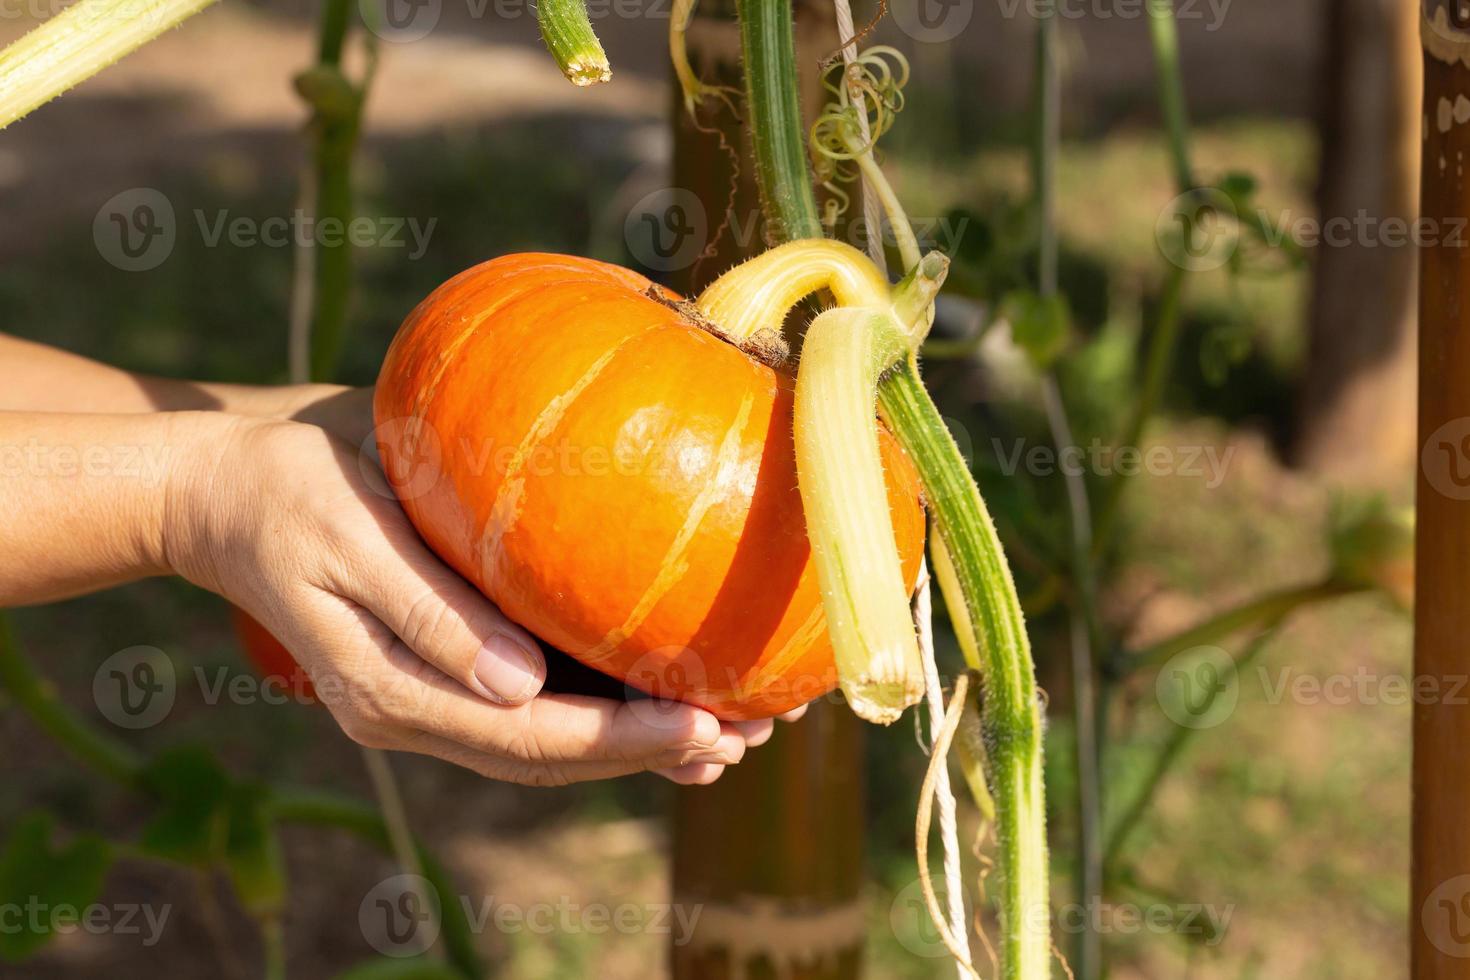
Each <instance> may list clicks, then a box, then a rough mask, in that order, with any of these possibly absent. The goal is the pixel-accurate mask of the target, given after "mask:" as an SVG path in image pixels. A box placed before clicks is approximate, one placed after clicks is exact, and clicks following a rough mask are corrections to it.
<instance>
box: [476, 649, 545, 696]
mask: <svg viewBox="0 0 1470 980" xmlns="http://www.w3.org/2000/svg"><path fill="white" fill-rule="evenodd" d="M475 679H476V680H478V681H479V682H480V684H481V685H482V686H483V687H484V688H485V691H484V693H486V694H488V695H490V697H492V698H493V699H495V700H496V701H499V702H500V703H501V704H522V703H524V702H526V701H529V700H530V699H531V698H532V697H533V696H535V694H536V692H537V691H539V690H540V689H541V684H542V681H543V676H542V669H541V663H540V658H539V657H537V656H535V654H533V653H532V652H531V651H530V650H529V649H527V648H526V647H525V646H524V645H522V644H521V642H520V641H519V640H517V639H516V638H515V637H512V636H507V635H506V634H504V633H496V634H493V635H492V636H491V637H490V638H489V639H487V640H486V641H485V644H484V645H483V646H482V647H480V652H479V653H478V654H477V655H476V656H475Z"/></svg>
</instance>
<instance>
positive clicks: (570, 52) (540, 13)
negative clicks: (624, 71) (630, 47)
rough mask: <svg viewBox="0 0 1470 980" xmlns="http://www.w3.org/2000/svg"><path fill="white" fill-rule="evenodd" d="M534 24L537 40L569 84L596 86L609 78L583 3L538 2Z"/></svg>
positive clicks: (566, 0)
mask: <svg viewBox="0 0 1470 980" xmlns="http://www.w3.org/2000/svg"><path fill="white" fill-rule="evenodd" d="M536 21H537V23H539V24H540V25H541V39H542V40H543V41H545V42H546V50H548V51H550V52H551V56H552V57H553V58H555V59H556V64H557V67H558V68H560V69H561V73H562V74H563V75H565V76H566V77H567V81H569V82H571V83H572V84H573V85H580V86H587V85H596V84H597V83H598V82H605V81H607V80H608V79H609V78H612V66H611V65H609V64H608V61H607V53H606V52H604V51H603V50H602V42H601V41H599V40H597V34H596V32H594V31H593V30H592V21H591V20H590V19H589V18H588V16H587V6H586V4H585V3H583V0H540V2H538V3H537V4H536Z"/></svg>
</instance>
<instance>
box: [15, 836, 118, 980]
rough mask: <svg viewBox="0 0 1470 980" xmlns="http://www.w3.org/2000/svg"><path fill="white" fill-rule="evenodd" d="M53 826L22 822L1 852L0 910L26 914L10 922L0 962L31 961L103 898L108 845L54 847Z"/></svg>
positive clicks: (88, 841) (92, 841)
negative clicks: (1, 907)
mask: <svg viewBox="0 0 1470 980" xmlns="http://www.w3.org/2000/svg"><path fill="white" fill-rule="evenodd" d="M51 823H52V821H51V816H50V814H47V813H42V812H36V813H31V814H28V815H26V816H24V817H22V818H21V820H20V822H19V823H17V824H16V825H15V828H14V829H13V830H12V831H11V833H10V838H9V839H8V840H7V841H6V842H5V849H4V851H3V852H0V904H3V905H4V906H6V907H14V908H18V909H19V910H21V912H22V914H21V916H20V917H19V921H18V922H17V921H14V920H12V921H8V922H6V923H5V926H6V928H4V929H0V959H5V960H11V961H14V960H20V959H24V958H25V957H27V956H29V955H31V954H32V953H34V952H35V951H36V950H37V949H39V948H40V947H41V946H43V945H44V944H45V943H46V941H47V940H49V939H50V938H51V936H52V934H53V933H55V932H56V929H57V926H59V925H64V924H65V923H67V922H68V921H71V922H75V917H76V916H77V915H79V914H81V911H82V910H83V909H84V908H85V907H86V906H88V905H91V904H92V903H93V902H95V901H96V900H97V897H98V895H100V894H101V893H102V879H103V877H104V876H105V875H106V874H107V868H108V866H109V865H110V864H111V863H112V852H111V849H110V848H109V847H108V846H107V843H106V842H105V841H103V840H102V839H101V838H100V837H97V836H95V835H91V834H84V835H81V836H78V837H77V838H75V839H74V840H73V841H72V842H71V844H70V845H68V846H64V847H53V846H52V843H51ZM17 926H18V927H19V928H18V929H16V927H17ZM12 929H15V931H12Z"/></svg>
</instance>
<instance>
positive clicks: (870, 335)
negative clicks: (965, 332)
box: [795, 306, 924, 725]
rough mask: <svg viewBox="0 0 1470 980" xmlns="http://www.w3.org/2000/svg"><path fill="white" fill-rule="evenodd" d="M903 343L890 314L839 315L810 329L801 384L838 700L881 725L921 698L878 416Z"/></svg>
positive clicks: (805, 453)
mask: <svg viewBox="0 0 1470 980" xmlns="http://www.w3.org/2000/svg"><path fill="white" fill-rule="evenodd" d="M907 339H908V338H907V334H906V333H905V332H904V330H903V329H902V328H901V327H900V326H899V325H898V323H897V322H896V321H895V320H894V318H893V316H892V314H891V313H888V312H886V311H883V310H877V309H871V308H866V307H852V306H839V307H837V308H836V309H831V310H828V311H826V312H825V313H823V314H821V315H820V316H818V317H817V318H816V319H815V320H813V321H812V323H811V326H809V327H808V328H807V331H806V336H805V339H804V340H803V342H802V349H801V351H802V352H801V366H800V370H799V371H798V372H797V376H796V410H795V429H796V473H797V485H798V486H799V487H800V489H801V503H802V509H803V511H804V513H805V515H806V528H807V536H808V537H809V538H810V539H811V543H812V561H813V563H814V564H815V565H816V568H817V580H818V582H819V583H820V584H821V588H822V606H823V608H824V609H825V610H826V614H827V632H828V635H829V636H830V637H831V639H832V649H833V652H834V654H835V655H836V658H837V673H838V676H839V678H840V679H841V682H842V693H843V694H844V695H846V697H847V703H848V704H849V705H850V706H851V707H852V709H853V711H855V712H857V714H858V715H859V716H860V717H862V718H864V719H866V720H868V721H873V722H878V723H880V724H885V725H886V724H890V723H892V722H894V721H897V720H898V718H899V716H900V715H901V714H902V713H903V710H904V709H905V708H907V707H908V706H909V705H911V704H916V703H917V702H918V701H919V700H921V699H922V698H923V696H924V670H923V661H922V660H921V659H920V653H919V644H918V639H917V637H916V636H915V634H914V621H913V616H912V614H911V612H910V610H909V601H908V589H907V588H906V587H905V585H904V580H903V568H902V566H901V565H900V563H899V556H898V551H897V548H896V546H895V544H894V537H893V519H892V517H891V515H890V513H889V509H888V493H887V489H886V486H885V484H884V482H883V463H882V458H881V457H880V455H879V449H878V419H877V411H876V406H875V402H876V399H877V395H878V377H879V375H881V374H882V373H883V371H884V370H885V369H886V368H887V367H888V366H889V365H891V364H893V362H894V361H896V360H898V359H899V358H900V357H902V356H903V354H904V353H905V352H906V351H907V350H908V344H907Z"/></svg>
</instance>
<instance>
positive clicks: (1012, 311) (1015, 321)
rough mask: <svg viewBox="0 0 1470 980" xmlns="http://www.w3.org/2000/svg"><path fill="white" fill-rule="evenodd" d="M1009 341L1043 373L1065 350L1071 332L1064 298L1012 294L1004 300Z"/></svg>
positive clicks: (1069, 317)
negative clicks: (1008, 323)
mask: <svg viewBox="0 0 1470 980" xmlns="http://www.w3.org/2000/svg"><path fill="white" fill-rule="evenodd" d="M1004 309H1005V315H1006V319H1007V320H1009V321H1010V324H1011V338H1012V339H1013V340H1015V342H1016V344H1017V345H1018V346H1020V347H1021V348H1022V349H1023V350H1025V351H1026V353H1027V354H1028V355H1029V356H1030V358H1031V362H1032V363H1033V364H1034V365H1036V368H1037V369H1038V370H1042V371H1044V370H1046V369H1047V368H1049V367H1051V365H1052V364H1053V363H1054V362H1055V361H1056V359H1057V358H1058V357H1060V356H1061V354H1062V352H1063V351H1064V350H1066V347H1067V339H1068V337H1069V336H1070V334H1071V332H1072V314H1071V311H1070V309H1069V308H1068V306H1067V299H1066V297H1064V296H1060V295H1053V296H1045V297H1043V296H1038V295H1037V294H1036V293H1032V292H1025V291H1020V290H1018V291H1016V292H1013V293H1010V294H1009V295H1007V296H1006V298H1005V303H1004Z"/></svg>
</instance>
